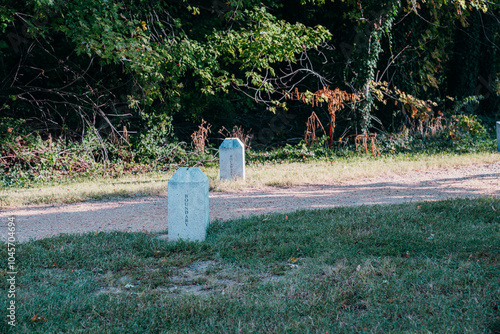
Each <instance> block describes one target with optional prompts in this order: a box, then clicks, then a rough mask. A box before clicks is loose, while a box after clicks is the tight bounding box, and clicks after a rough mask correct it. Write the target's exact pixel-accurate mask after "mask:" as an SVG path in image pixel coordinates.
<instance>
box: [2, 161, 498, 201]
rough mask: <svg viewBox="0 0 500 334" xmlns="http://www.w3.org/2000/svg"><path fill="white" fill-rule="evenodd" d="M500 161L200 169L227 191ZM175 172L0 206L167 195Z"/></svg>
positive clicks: (56, 189) (53, 188) (39, 192)
mask: <svg viewBox="0 0 500 334" xmlns="http://www.w3.org/2000/svg"><path fill="white" fill-rule="evenodd" d="M499 161H500V154H498V153H496V152H494V153H492V152H482V153H468V154H454V153H442V154H418V153H412V154H401V155H396V156H383V157H378V158H373V157H371V156H366V155H365V156H352V157H349V158H346V157H336V158H335V159H333V158H332V159H326V160H324V159H323V160H314V159H313V160H308V161H305V162H287V161H286V160H280V161H267V162H265V161H264V162H261V161H258V160H250V161H247V168H246V180H245V181H238V182H227V181H220V179H219V178H220V176H219V169H218V166H212V167H202V169H203V171H204V172H205V174H206V175H207V176H208V178H209V184H210V190H212V191H228V190H237V189H242V188H261V187H265V186H294V185H300V184H324V183H331V182H342V181H347V180H351V179H356V178H369V177H375V176H378V175H387V174H403V173H409V172H413V171H418V170H430V169H439V168H455V167H460V166H468V165H472V164H487V163H494V162H499ZM173 173H174V170H169V171H167V172H153V173H147V174H139V175H124V176H121V177H102V176H101V177H89V178H81V179H74V180H67V181H64V180H63V181H61V182H51V183H47V184H44V183H41V184H34V185H32V186H25V187H0V208H1V207H16V206H25V205H40V204H62V203H77V202H82V201H88V200H103V199H113V198H120V197H135V196H152V195H166V193H167V185H168V180H169V179H170V177H171V176H172V175H173Z"/></svg>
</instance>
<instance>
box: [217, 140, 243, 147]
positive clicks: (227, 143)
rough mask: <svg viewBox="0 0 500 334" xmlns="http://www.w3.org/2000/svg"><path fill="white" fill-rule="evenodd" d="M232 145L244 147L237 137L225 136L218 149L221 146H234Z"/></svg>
mask: <svg viewBox="0 0 500 334" xmlns="http://www.w3.org/2000/svg"><path fill="white" fill-rule="evenodd" d="M234 147H241V148H244V147H245V145H244V144H243V143H242V142H241V140H239V139H238V138H226V139H224V141H223V142H222V144H220V146H219V149H221V148H234Z"/></svg>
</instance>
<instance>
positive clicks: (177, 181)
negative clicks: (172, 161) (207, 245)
mask: <svg viewBox="0 0 500 334" xmlns="http://www.w3.org/2000/svg"><path fill="white" fill-rule="evenodd" d="M207 227H208V177H207V176H206V175H205V174H204V173H203V172H202V171H201V169H199V168H198V167H191V168H188V167H181V168H179V169H178V170H177V171H176V172H175V174H174V175H173V176H172V177H171V178H170V180H169V181H168V240H169V241H175V240H179V239H184V240H190V241H203V240H205V236H206V232H207Z"/></svg>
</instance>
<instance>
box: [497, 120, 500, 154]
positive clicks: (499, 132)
mask: <svg viewBox="0 0 500 334" xmlns="http://www.w3.org/2000/svg"><path fill="white" fill-rule="evenodd" d="M497 151H498V152H500V122H497Z"/></svg>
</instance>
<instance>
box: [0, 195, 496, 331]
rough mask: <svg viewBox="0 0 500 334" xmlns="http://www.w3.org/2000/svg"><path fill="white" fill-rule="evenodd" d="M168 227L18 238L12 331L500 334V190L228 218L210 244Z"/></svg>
mask: <svg viewBox="0 0 500 334" xmlns="http://www.w3.org/2000/svg"><path fill="white" fill-rule="evenodd" d="M159 236H160V235H159V234H147V233H122V232H116V233H89V234H85V235H78V236H77V235H62V236H59V237H55V238H50V239H43V240H37V241H30V242H27V243H23V244H16V246H15V250H16V255H15V256H16V266H17V271H18V274H17V276H16V282H15V284H16V299H15V300H16V306H17V308H16V320H17V326H16V327H15V330H14V329H13V328H12V327H10V326H8V325H7V321H6V320H8V319H7V318H6V317H3V319H2V322H1V323H0V332H2V333H9V332H12V333H80V332H81V333H162V332H168V333H237V332H242V333H284V332H287V333H326V332H328V333H499V332H500V263H499V261H500V199H493V198H482V199H456V200H446V201H440V202H423V203H413V204H404V205H392V206H361V207H349V208H335V209H330V210H320V211H299V212H296V213H293V214H288V215H281V214H276V215H267V216H259V217H253V218H249V219H241V220H234V221H228V222H224V223H223V222H214V223H212V224H211V226H210V229H209V232H208V237H207V240H206V241H205V242H202V243H188V242H177V243H169V242H166V241H165V240H163V239H161V238H160V237H159ZM0 255H1V256H0V257H1V261H2V263H4V264H6V263H7V257H8V253H7V245H2V248H1V251H0ZM3 267H4V266H3ZM4 268H5V267H4ZM2 274H3V277H4V278H3V279H2V280H1V283H0V285H1V288H2V289H1V290H2V291H3V293H1V294H0V305H1V307H2V309H3V310H4V311H3V313H2V314H5V312H6V309H7V305H8V304H7V303H8V301H9V299H8V297H7V290H8V288H9V285H8V284H7V281H6V279H7V271H5V270H4V271H3V272H2ZM32 320H33V321H32Z"/></svg>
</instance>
